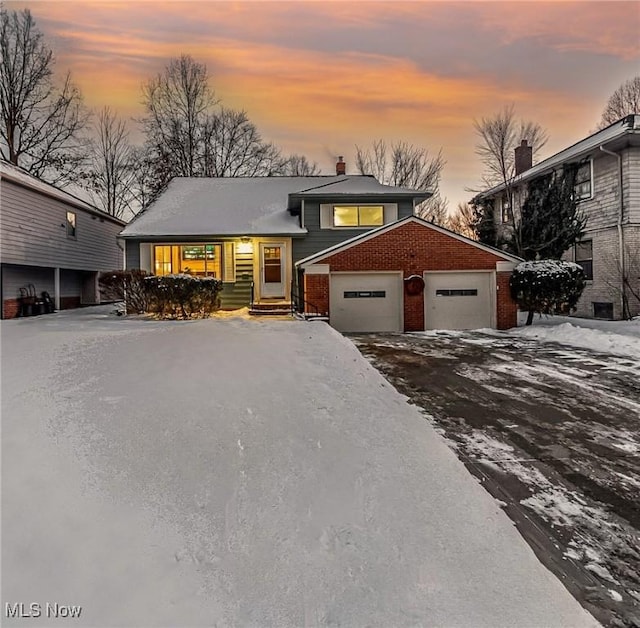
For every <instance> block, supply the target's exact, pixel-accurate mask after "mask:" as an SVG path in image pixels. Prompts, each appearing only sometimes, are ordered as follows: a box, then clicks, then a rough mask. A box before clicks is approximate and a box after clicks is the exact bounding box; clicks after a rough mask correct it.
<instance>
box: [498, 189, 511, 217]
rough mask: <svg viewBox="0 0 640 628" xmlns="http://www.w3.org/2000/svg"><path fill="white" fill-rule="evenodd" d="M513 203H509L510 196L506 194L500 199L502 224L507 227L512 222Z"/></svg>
mask: <svg viewBox="0 0 640 628" xmlns="http://www.w3.org/2000/svg"><path fill="white" fill-rule="evenodd" d="M510 212H511V203H510V202H509V195H508V194H505V195H504V196H501V197H500V223H501V224H503V225H507V224H509V223H510V222H511V216H510Z"/></svg>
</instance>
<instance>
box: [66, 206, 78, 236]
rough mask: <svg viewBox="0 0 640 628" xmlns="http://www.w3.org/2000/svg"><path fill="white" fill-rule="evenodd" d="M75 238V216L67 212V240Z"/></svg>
mask: <svg viewBox="0 0 640 628" xmlns="http://www.w3.org/2000/svg"><path fill="white" fill-rule="evenodd" d="M75 237H76V215H75V214H74V213H73V212H67V238H75Z"/></svg>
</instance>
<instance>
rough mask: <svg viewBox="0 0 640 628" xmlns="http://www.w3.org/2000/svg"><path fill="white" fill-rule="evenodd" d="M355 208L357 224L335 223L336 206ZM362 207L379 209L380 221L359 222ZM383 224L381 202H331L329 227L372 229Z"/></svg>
mask: <svg viewBox="0 0 640 628" xmlns="http://www.w3.org/2000/svg"><path fill="white" fill-rule="evenodd" d="M338 207H340V208H342V207H345V208H347V207H348V208H355V209H356V210H357V213H358V224H357V225H336V208H338ZM362 208H366V209H372V208H375V209H380V211H381V212H382V213H381V221H380V223H373V224H372V223H367V224H362V223H361V222H360V210H361V209H362ZM384 224H385V222H384V203H381V204H379V205H378V204H368V203H357V204H356V203H344V204H332V205H331V227H332V228H333V229H373V228H375V227H382V226H383V225H384Z"/></svg>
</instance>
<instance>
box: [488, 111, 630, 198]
mask: <svg viewBox="0 0 640 628" xmlns="http://www.w3.org/2000/svg"><path fill="white" fill-rule="evenodd" d="M629 134H635V135H637V134H640V115H630V116H627V117H625V118H622V119H621V120H618V122H614V123H613V124H611V125H609V126H608V127H606V128H604V129H602V130H601V131H598V132H597V133H593V134H592V135H589V137H586V138H585V139H583V140H581V141H579V142H577V143H576V144H573V145H572V146H569V147H568V148H565V149H564V150H561V151H560V152H559V153H556V154H555V155H552V156H551V157H548V158H547V159H544V160H543V161H541V162H540V163H538V164H536V165H535V166H533V167H532V168H529V169H528V170H525V171H524V172H523V173H521V174H519V175H518V176H517V177H515V178H514V179H513V180H512V181H511V185H517V184H518V183H520V182H522V181H528V180H529V179H532V178H534V177H536V176H538V175H540V174H544V173H547V172H551V171H552V170H553V169H554V168H557V167H558V166H561V165H562V164H565V163H570V162H572V161H578V160H579V159H581V158H584V157H586V156H587V155H588V154H589V153H590V152H592V151H593V150H594V149H598V148H599V147H600V146H603V145H605V144H609V143H610V142H613V141H615V140H618V139H620V138H622V137H624V136H625V135H629ZM504 188H505V185H504V183H501V184H499V185H496V186H495V187H492V188H490V189H489V190H486V191H484V192H481V193H480V194H478V196H479V197H480V198H484V197H487V196H493V195H494V194H495V193H497V192H500V191H501V190H503V189H504Z"/></svg>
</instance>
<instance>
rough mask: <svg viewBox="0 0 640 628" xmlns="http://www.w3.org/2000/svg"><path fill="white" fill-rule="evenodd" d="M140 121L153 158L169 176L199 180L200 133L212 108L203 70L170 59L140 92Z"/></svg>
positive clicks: (184, 60) (182, 59) (189, 61)
mask: <svg viewBox="0 0 640 628" xmlns="http://www.w3.org/2000/svg"><path fill="white" fill-rule="evenodd" d="M142 95H143V103H144V106H145V110H146V115H145V117H144V118H143V119H142V120H141V122H142V124H143V128H144V131H145V133H146V140H147V143H148V144H149V145H150V147H152V148H153V150H154V151H155V152H156V158H158V159H161V160H162V161H163V162H165V163H166V165H167V168H168V171H169V172H170V173H171V175H173V176H182V177H194V176H199V175H200V176H201V175H202V170H201V161H202V159H201V158H202V154H203V150H204V130H205V128H206V124H207V120H208V119H209V116H210V115H211V111H212V107H213V106H214V105H215V104H216V101H215V98H214V92H213V90H212V88H211V87H210V85H209V76H208V72H207V68H206V66H205V65H203V64H201V63H197V62H196V61H194V59H193V58H192V57H190V56H189V55H182V56H181V57H180V58H179V59H172V60H171V61H170V62H169V64H168V65H167V66H166V68H165V70H164V72H162V73H160V74H158V75H157V76H156V77H155V78H152V79H150V80H149V81H148V82H147V83H146V84H145V85H144V86H143V88H142Z"/></svg>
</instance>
